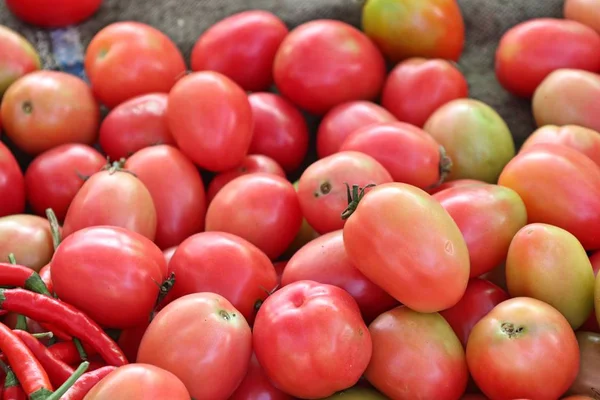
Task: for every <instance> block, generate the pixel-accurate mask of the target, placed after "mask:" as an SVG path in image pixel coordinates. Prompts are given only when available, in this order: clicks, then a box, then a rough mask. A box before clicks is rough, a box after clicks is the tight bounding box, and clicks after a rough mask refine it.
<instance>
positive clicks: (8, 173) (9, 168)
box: [0, 142, 25, 217]
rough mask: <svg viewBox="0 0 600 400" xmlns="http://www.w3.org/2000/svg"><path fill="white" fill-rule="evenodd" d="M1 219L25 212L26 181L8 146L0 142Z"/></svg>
mask: <svg viewBox="0 0 600 400" xmlns="http://www.w3.org/2000/svg"><path fill="white" fill-rule="evenodd" d="M0 198H1V199H2V201H1V202H0V217H4V216H6V215H12V214H20V213H22V212H23V211H25V179H24V178H23V173H22V172H21V167H19V163H18V162H17V160H16V159H15V156H13V154H12V153H11V152H10V149H9V148H8V147H6V145H5V144H4V143H2V142H0Z"/></svg>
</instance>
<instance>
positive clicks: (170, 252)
mask: <svg viewBox="0 0 600 400" xmlns="http://www.w3.org/2000/svg"><path fill="white" fill-rule="evenodd" d="M177 247H178V246H173V247H169V248H168V249H164V250H163V255H164V256H165V260H166V261H167V264H169V262H170V261H171V258H173V254H175V251H176V250H177Z"/></svg>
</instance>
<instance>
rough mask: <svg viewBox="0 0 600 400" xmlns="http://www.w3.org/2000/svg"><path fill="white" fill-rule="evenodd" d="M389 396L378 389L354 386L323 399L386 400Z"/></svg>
mask: <svg viewBox="0 0 600 400" xmlns="http://www.w3.org/2000/svg"><path fill="white" fill-rule="evenodd" d="M386 399H387V397H385V396H384V395H382V394H381V393H379V392H378V391H376V390H373V389H368V388H361V387H354V388H351V389H348V390H344V391H342V392H338V393H336V394H334V395H332V396H329V397H327V398H325V399H323V400H386Z"/></svg>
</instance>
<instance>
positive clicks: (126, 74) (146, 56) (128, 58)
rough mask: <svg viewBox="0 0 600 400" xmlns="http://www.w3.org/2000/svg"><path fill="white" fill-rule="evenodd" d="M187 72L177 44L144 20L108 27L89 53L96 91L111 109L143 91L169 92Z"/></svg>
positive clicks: (88, 71) (88, 66) (89, 72)
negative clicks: (142, 21)
mask: <svg viewBox="0 0 600 400" xmlns="http://www.w3.org/2000/svg"><path fill="white" fill-rule="evenodd" d="M123 65H126V66H127V68H123ZM185 71H186V67H185V62H184V59H183V56H182V55H181V52H180V51H179V49H178V48H177V46H176V45H175V43H173V41H171V39H170V38H169V37H168V36H166V35H165V34H164V33H162V32H161V31H159V30H158V29H155V28H153V27H151V26H150V25H146V24H143V23H141V22H132V21H125V22H115V23H112V24H110V25H108V26H106V27H104V28H103V29H102V30H100V31H99V32H98V33H97V34H96V35H95V36H94V37H93V38H92V41H91V42H90V44H89V46H88V48H87V50H86V53H85V72H86V74H87V76H88V77H89V79H90V83H91V85H92V89H93V91H94V94H95V95H96V97H97V98H98V100H99V101H100V102H102V103H103V104H104V105H105V106H107V107H108V108H114V107H116V106H117V105H119V104H121V103H123V102H125V101H126V100H129V99H131V98H133V97H136V96H140V95H143V94H148V93H157V92H158V93H167V92H169V90H171V88H172V87H173V85H174V84H175V82H177V80H178V79H179V78H181V77H182V76H183V75H184V73H185Z"/></svg>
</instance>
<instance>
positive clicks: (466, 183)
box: [427, 179, 485, 196]
mask: <svg viewBox="0 0 600 400" xmlns="http://www.w3.org/2000/svg"><path fill="white" fill-rule="evenodd" d="M482 183H485V182H482V181H478V180H475V179H457V180H455V181H448V182H444V183H442V184H441V185H439V186H435V187H433V188H431V189H428V190H427V193H429V194H430V195H432V196H433V195H434V194H436V193H438V192H441V191H442V190H446V189H450V188H453V187H457V186H469V185H474V184H475V185H480V184H482Z"/></svg>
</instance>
